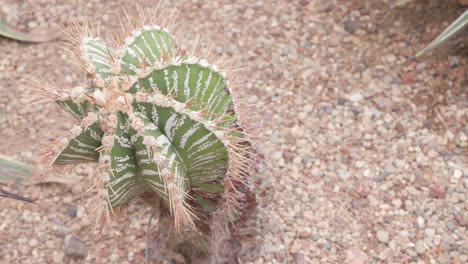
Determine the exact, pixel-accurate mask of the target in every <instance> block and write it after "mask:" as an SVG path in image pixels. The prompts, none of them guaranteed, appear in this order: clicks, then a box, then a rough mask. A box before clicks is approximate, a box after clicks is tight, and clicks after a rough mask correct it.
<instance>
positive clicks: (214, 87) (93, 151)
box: [40, 25, 251, 230]
mask: <svg viewBox="0 0 468 264" xmlns="http://www.w3.org/2000/svg"><path fill="white" fill-rule="evenodd" d="M122 42H123V43H122V45H120V46H117V47H114V48H112V47H110V46H109V45H107V44H106V43H105V42H104V41H103V40H101V39H99V38H93V37H89V36H87V37H84V38H80V44H81V45H80V46H79V49H77V52H76V53H77V54H78V55H79V58H80V62H81V66H82V68H83V69H84V71H85V72H86V74H87V77H88V82H87V83H86V84H84V85H82V86H78V87H75V88H73V89H68V90H66V89H53V88H50V87H48V86H45V85H41V86H40V89H41V90H42V91H43V92H45V94H46V95H47V96H48V97H49V98H52V100H53V101H55V102H56V103H57V104H59V105H60V106H61V107H62V108H63V109H65V110H66V111H68V112H69V113H70V114H72V115H73V116H74V117H75V118H76V119H77V123H76V125H75V126H74V127H73V128H72V129H71V130H70V133H69V134H68V135H67V136H65V137H63V138H61V139H58V140H57V141H55V142H53V143H52V144H51V146H49V147H48V148H47V150H46V153H45V155H44V157H43V158H42V160H41V164H42V166H43V169H44V170H43V173H42V175H43V176H44V175H46V173H47V172H46V170H47V169H48V168H51V167H53V166H55V165H66V164H76V163H82V162H98V163H99V166H98V170H97V175H96V178H97V179H98V180H97V182H98V183H97V185H96V186H97V187H98V189H99V194H98V196H97V197H96V198H97V199H98V200H99V201H102V203H101V204H103V205H104V206H102V207H100V208H101V209H104V210H102V212H106V213H102V214H101V215H100V216H101V217H100V218H99V219H100V221H104V220H109V216H111V215H112V213H111V212H116V211H118V210H117V209H118V208H122V207H123V206H124V205H126V204H128V203H129V202H130V201H131V200H132V199H134V198H135V197H144V198H145V200H147V201H150V202H151V203H152V204H153V205H154V206H155V207H157V208H162V209H164V210H166V211H167V212H168V213H169V214H170V215H171V219H172V220H171V221H170V222H171V223H172V226H174V227H175V229H176V230H180V228H190V227H194V226H196V224H195V223H196V221H197V219H199V215H200V214H199V213H198V210H204V211H218V212H223V213H224V215H226V216H233V215H235V212H236V207H237V206H238V205H239V202H240V201H241V197H240V196H241V191H239V188H242V185H244V184H246V181H247V179H246V176H247V174H248V168H249V165H248V164H249V160H250V159H251V156H250V155H251V154H250V151H249V149H250V147H251V145H250V143H249V141H248V139H247V137H246V135H245V133H244V130H243V129H242V127H241V126H240V124H239V122H238V114H237V113H236V110H235V105H234V102H233V98H232V96H231V92H230V90H229V88H230V86H229V83H228V81H226V79H225V74H224V72H222V71H220V70H219V69H218V68H217V67H216V66H214V65H211V64H210V63H208V62H207V61H205V60H202V59H199V58H197V57H195V56H194V55H191V54H187V53H186V52H185V51H183V50H181V49H179V48H178V47H177V45H176V39H175V37H174V36H172V35H171V33H170V30H169V29H167V28H163V27H159V26H155V25H150V26H142V27H140V28H139V29H137V30H133V31H132V34H131V36H129V37H127V38H125V39H124V41H122ZM220 201H221V202H220ZM220 205H221V206H220Z"/></svg>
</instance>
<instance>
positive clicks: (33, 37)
mask: <svg viewBox="0 0 468 264" xmlns="http://www.w3.org/2000/svg"><path fill="white" fill-rule="evenodd" d="M0 36H4V37H7V38H10V39H14V40H18V41H23V42H32V43H39V42H49V41H52V40H54V39H56V38H57V37H58V35H57V34H53V33H51V34H44V35H39V34H31V33H24V32H20V31H17V30H14V29H12V28H11V27H9V26H8V25H7V24H6V23H5V21H3V20H1V19H0Z"/></svg>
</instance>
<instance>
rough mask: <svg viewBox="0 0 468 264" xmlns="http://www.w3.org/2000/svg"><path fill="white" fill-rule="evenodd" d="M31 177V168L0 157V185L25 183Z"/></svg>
mask: <svg viewBox="0 0 468 264" xmlns="http://www.w3.org/2000/svg"><path fill="white" fill-rule="evenodd" d="M31 176H32V172H31V168H30V167H29V166H28V165H26V164H24V163H21V162H17V161H14V160H12V159H11V158H8V157H6V156H3V155H0V183H5V184H6V183H8V182H11V181H16V182H21V181H27V180H29V179H30V178H31Z"/></svg>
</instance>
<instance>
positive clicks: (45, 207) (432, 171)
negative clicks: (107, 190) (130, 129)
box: [0, 0, 468, 264]
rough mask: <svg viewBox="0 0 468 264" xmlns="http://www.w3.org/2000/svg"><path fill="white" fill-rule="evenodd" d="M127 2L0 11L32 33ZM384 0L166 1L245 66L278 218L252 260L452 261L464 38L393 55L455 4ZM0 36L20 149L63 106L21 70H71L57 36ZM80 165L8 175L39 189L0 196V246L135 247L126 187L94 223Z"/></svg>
mask: <svg viewBox="0 0 468 264" xmlns="http://www.w3.org/2000/svg"><path fill="white" fill-rule="evenodd" d="M51 2H54V3H53V4H52V3H51ZM129 2H132V1H123V0H118V1H104V0H102V1H97V0H91V1H84V0H76V1H63V0H58V1H47V0H39V1H15V0H4V1H3V2H2V4H1V5H0V17H4V18H6V19H7V21H8V22H9V23H10V24H12V25H15V26H17V27H18V28H20V29H23V30H26V31H33V32H37V33H41V32H45V31H47V30H48V29H49V30H50V28H54V29H56V28H59V27H63V26H65V25H66V21H67V19H69V18H70V17H74V18H75V19H77V20H78V21H89V22H90V23H91V24H93V25H95V26H100V27H101V28H102V29H103V30H110V29H113V28H115V27H116V26H117V23H116V21H117V19H116V18H117V17H119V16H121V13H122V12H121V8H122V7H123V8H127V9H129V10H131V5H130V4H129ZM137 2H140V3H141V4H143V5H145V1H137ZM392 3H393V1H389V0H387V1H384V0H379V1H363V0H361V1H356V0H354V1H337V0H333V1H319V0H315V1H314V0H309V1H308V0H294V1H288V0H278V1H273V0H271V1H247V0H239V1H223V0H210V1H199V0H192V1H189V0H177V1H174V6H175V7H176V8H177V9H179V10H180V11H181V12H180V18H181V20H182V21H183V22H184V23H185V24H186V25H187V37H186V39H190V38H192V37H193V36H195V35H196V34H199V33H203V35H204V42H206V43H211V44H212V46H213V47H214V49H213V52H217V53H222V54H226V55H229V56H236V58H237V59H236V65H237V66H238V67H239V68H245V69H246V70H244V71H243V72H241V73H240V78H241V79H243V80H244V82H243V84H244V89H245V90H246V91H245V93H246V94H248V96H247V100H248V102H249V103H250V104H252V105H253V106H254V107H255V109H257V111H258V115H259V116H260V119H259V121H258V125H259V127H261V128H262V129H263V130H264V134H265V136H264V138H265V140H264V146H263V148H264V152H265V154H266V160H267V162H268V163H269V164H270V165H269V169H268V170H269V172H270V173H271V175H272V178H273V181H274V183H275V186H276V192H275V194H274V202H273V203H272V204H271V206H272V216H271V218H272V219H276V221H277V227H278V228H277V230H276V232H273V233H272V234H269V235H267V237H266V238H265V250H264V252H263V254H262V256H260V257H259V258H258V259H257V260H254V261H253V262H254V263H283V262H284V261H286V260H288V261H289V262H291V263H348V264H364V263H417V264H420V263H467V262H468V232H467V228H468V213H467V209H468V203H467V202H466V200H467V196H468V191H467V190H468V156H467V150H468V148H467V147H468V126H467V124H468V113H467V111H468V103H467V102H468V100H467V94H468V83H467V79H468V78H467V77H468V76H467V75H468V70H467V69H468V67H467V62H468V60H467V54H468V53H467V49H466V47H465V48H458V47H460V45H455V44H452V45H449V46H448V48H445V49H442V50H441V51H439V54H438V55H437V56H435V57H431V58H428V59H426V60H424V61H413V62H408V59H409V58H410V57H411V56H412V55H413V54H415V52H416V51H417V50H419V49H420V48H422V46H423V45H424V43H427V42H428V41H430V40H431V39H432V38H433V37H435V36H436V35H437V33H438V32H440V31H441V30H442V29H443V28H444V27H445V26H447V25H448V23H449V22H450V21H451V20H453V19H454V18H455V17H456V16H457V15H458V14H460V12H462V11H463V10H462V9H460V8H457V6H456V4H454V3H452V2H451V1H416V3H413V4H410V5H408V6H406V7H404V8H397V9H390V8H389V6H391V5H392ZM441 10H443V12H441ZM0 47H1V51H2V52H1V53H2V58H1V60H0V94H1V95H2V96H1V97H0V113H1V114H0V138H1V139H2V140H1V144H0V153H1V154H5V155H9V156H12V157H14V158H16V159H18V160H21V161H24V162H28V163H31V162H32V161H33V159H34V157H36V155H37V153H38V151H39V149H40V146H41V145H40V143H41V142H45V141H48V140H50V139H52V138H54V137H55V136H57V135H59V134H61V133H63V132H64V131H65V130H67V129H68V128H69V127H70V126H71V120H70V119H69V118H68V116H66V114H65V113H64V112H63V111H60V110H59V108H58V107H57V106H55V105H53V104H38V105H30V104H29V103H28V101H27V99H26V98H23V97H22V96H23V95H24V94H26V93H28V91H29V90H30V88H29V84H28V82H27V77H28V76H30V75H31V74H36V75H37V74H40V75H42V76H44V77H45V78H50V79H53V80H54V81H55V83H56V84H57V85H59V86H67V87H69V86H73V85H76V84H78V83H80V81H81V80H82V78H83V75H82V74H81V73H80V71H79V70H78V69H77V68H76V67H75V66H73V65H72V64H70V63H68V60H69V59H70V56H69V54H68V53H66V52H65V51H63V50H62V49H61V44H60V43H58V42H53V43H46V44H37V45H31V44H24V43H18V42H14V41H10V40H6V39H0ZM93 170H94V167H92V166H90V165H80V166H78V167H76V168H75V169H73V170H72V171H71V172H67V173H65V174H60V175H56V176H57V177H56V180H55V181H58V180H57V179H61V180H62V181H64V182H66V183H67V184H58V183H48V184H42V185H32V186H29V185H28V186H21V185H11V186H8V188H9V190H12V191H14V192H18V193H22V194H25V195H27V196H29V197H31V198H34V199H38V200H39V204H38V205H37V206H34V205H29V204H23V203H18V202H16V201H11V200H5V199H1V200H0V207H1V208H2V210H0V216H1V218H2V219H3V221H2V222H1V223H0V261H1V262H2V263H142V261H143V252H144V248H145V228H146V223H147V221H148V217H149V208H147V207H145V206H144V205H143V204H140V203H135V204H134V205H132V206H131V207H130V209H129V213H128V219H125V220H124V221H123V223H121V224H116V226H115V228H114V229H113V230H112V231H110V232H108V233H106V234H104V235H102V236H99V234H98V232H97V231H96V230H94V229H93V221H92V219H90V218H89V217H88V213H89V212H88V211H87V210H86V208H85V205H86V202H87V200H88V199H89V198H90V197H91V196H92V194H90V193H86V188H87V186H89V184H88V183H89V182H90V177H92V176H91V175H92V173H93ZM285 247H286V248H285ZM285 249H287V250H285ZM286 252H287V254H286ZM178 257H179V258H180V256H178ZM178 261H179V262H183V259H180V260H178Z"/></svg>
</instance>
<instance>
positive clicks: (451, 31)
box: [415, 10, 468, 58]
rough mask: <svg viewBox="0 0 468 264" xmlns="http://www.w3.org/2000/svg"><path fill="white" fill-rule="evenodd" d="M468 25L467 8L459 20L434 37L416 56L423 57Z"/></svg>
mask: <svg viewBox="0 0 468 264" xmlns="http://www.w3.org/2000/svg"><path fill="white" fill-rule="evenodd" d="M466 25H468V10H466V11H465V12H464V13H463V14H462V15H461V16H460V17H459V18H458V19H457V20H455V21H454V22H453V23H452V24H451V25H450V26H449V27H448V28H446V29H445V30H444V32H442V33H441V34H440V35H439V36H438V37H437V38H436V39H434V40H433V41H432V42H431V43H429V45H427V46H426V47H425V48H424V49H422V50H420V51H419V52H418V53H417V54H416V56H415V57H416V58H418V57H421V56H423V55H425V54H427V53H428V52H429V51H431V50H433V49H435V48H437V47H439V46H440V45H442V44H443V43H444V42H445V41H447V40H449V39H450V38H451V37H453V36H455V35H456V34H457V33H458V32H460V31H461V30H462V29H463V28H464V27H466Z"/></svg>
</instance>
